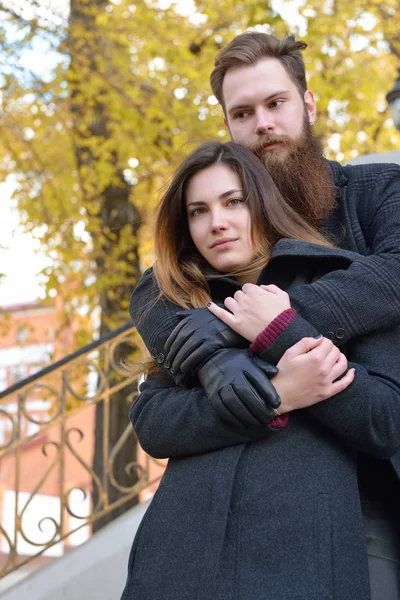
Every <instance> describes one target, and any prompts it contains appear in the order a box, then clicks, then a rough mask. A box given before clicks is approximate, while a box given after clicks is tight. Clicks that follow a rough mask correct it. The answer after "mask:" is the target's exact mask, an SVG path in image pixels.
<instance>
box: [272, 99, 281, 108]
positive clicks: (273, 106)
mask: <svg viewBox="0 0 400 600" xmlns="http://www.w3.org/2000/svg"><path fill="white" fill-rule="evenodd" d="M281 104H283V100H274V101H273V102H271V107H272V108H278V106H280V105H281Z"/></svg>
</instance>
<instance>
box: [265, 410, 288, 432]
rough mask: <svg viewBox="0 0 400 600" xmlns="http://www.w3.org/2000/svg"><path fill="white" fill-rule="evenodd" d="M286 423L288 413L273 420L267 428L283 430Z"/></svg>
mask: <svg viewBox="0 0 400 600" xmlns="http://www.w3.org/2000/svg"><path fill="white" fill-rule="evenodd" d="M288 422H289V415H288V413H284V414H283V415H279V416H276V417H275V419H274V420H273V421H271V422H270V424H269V425H268V427H271V428H272V429H283V428H284V427H285V425H287V424H288Z"/></svg>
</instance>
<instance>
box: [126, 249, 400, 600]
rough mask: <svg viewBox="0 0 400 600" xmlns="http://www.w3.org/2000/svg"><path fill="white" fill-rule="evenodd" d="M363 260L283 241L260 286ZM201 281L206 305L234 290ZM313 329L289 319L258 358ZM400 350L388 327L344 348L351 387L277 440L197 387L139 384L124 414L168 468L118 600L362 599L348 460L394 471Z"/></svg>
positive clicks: (309, 279)
mask: <svg viewBox="0 0 400 600" xmlns="http://www.w3.org/2000/svg"><path fill="white" fill-rule="evenodd" d="M361 260H362V259H361V257H360V256H359V255H358V254H355V253H352V252H349V251H346V250H341V249H330V248H324V247H321V246H316V245H313V244H307V243H304V242H297V241H293V240H282V241H281V242H279V243H278V244H277V245H276V246H275V248H274V252H273V258H272V259H271V261H270V263H269V265H268V266H267V268H266V269H265V270H264V271H263V273H262V275H261V276H260V279H259V283H260V284H261V283H276V284H277V285H280V287H283V288H285V289H287V290H288V291H289V294H290V295H291V296H292V294H293V295H295V294H296V289H298V288H299V289H301V288H305V287H307V286H309V285H311V286H312V285H313V284H315V283H318V282H319V281H322V280H323V279H324V277H326V276H327V275H329V274H330V273H331V272H332V273H333V272H335V273H338V272H341V273H342V275H344V276H346V274H348V273H349V271H350V270H353V272H355V273H357V265H359V264H360V261H361ZM209 283H210V289H211V295H212V297H213V299H214V300H215V301H219V300H223V299H224V298H225V297H226V296H227V295H231V294H232V293H234V291H235V290H236V289H237V288H238V284H237V282H235V281H233V280H231V279H229V278H226V277H221V278H220V279H213V280H210V282H209ZM338 329H339V328H338ZM336 332H337V333H339V335H342V332H341V331H339V332H338V330H336ZM316 333H318V330H317V329H316V328H315V327H314V326H312V325H311V324H310V323H309V322H308V321H306V320H305V319H303V317H300V316H297V317H296V319H295V320H294V321H293V322H292V323H291V324H290V325H289V327H288V328H287V330H285V332H284V334H283V335H282V336H280V337H279V338H278V340H277V341H276V342H274V344H273V345H272V346H271V347H270V348H269V349H268V351H267V353H266V354H265V356H264V355H263V356H264V357H265V359H266V360H269V361H270V362H276V361H277V360H279V357H280V356H281V354H282V353H283V352H284V351H285V349H286V347H288V346H290V345H292V344H293V343H295V341H298V339H300V338H301V337H304V336H308V335H315V334H316ZM399 342H400V330H399V328H397V327H392V328H391V329H390V330H386V331H379V332H376V333H371V334H368V335H367V334H366V335H364V336H363V337H360V338H358V339H355V340H352V341H348V342H347V343H346V346H345V353H346V355H347V356H348V358H349V361H350V367H351V366H356V368H357V375H356V378H355V380H354V382H353V383H352V384H351V386H349V387H348V388H347V390H345V391H344V392H342V393H341V394H339V395H337V396H335V397H334V398H331V399H329V400H326V401H324V402H321V403H320V404H318V405H315V406H314V407H312V408H310V409H304V410H301V411H295V412H292V413H291V414H290V416H289V424H288V425H287V426H286V427H285V428H284V429H283V430H279V431H278V430H273V429H271V428H269V427H268V426H265V427H261V428H256V429H248V428H245V427H243V428H240V427H239V426H238V427H237V428H236V429H234V428H233V427H232V426H230V425H228V424H226V423H224V422H223V421H222V420H220V419H219V418H218V416H217V415H215V414H214V412H213V408H212V405H211V403H210V402H209V401H208V399H207V397H206V396H205V395H204V393H203V391H202V389H201V388H193V389H183V388H178V387H176V386H175V385H174V383H173V382H172V381H168V380H162V379H155V378H149V379H148V380H147V381H146V382H145V383H144V384H143V385H142V387H141V394H140V396H139V398H138V400H137V401H136V403H135V404H134V405H133V406H132V408H131V410H130V417H131V420H132V423H133V426H134V429H135V431H136V434H137V436H138V439H139V441H140V443H141V444H142V446H143V448H144V449H145V450H146V451H147V452H148V453H149V454H151V455H153V456H156V457H170V460H169V463H168V467H167V470H166V473H165V475H164V477H163V479H162V481H161V484H160V487H159V489H158V491H157V492H156V494H155V497H154V499H153V501H152V503H151V505H150V507H149V509H148V511H147V513H146V515H145V517H144V519H143V521H142V523H141V526H140V529H139V531H138V533H137V535H136V538H135V541H134V544H133V547H132V552H131V556H130V560H129V566H128V579H127V584H126V587H125V590H124V593H123V595H122V599H121V600H156V599H157V600H158V599H160V598H162V599H163V600H195V599H196V600H211V599H212V600H267V599H268V600H306V599H307V600H324V599H326V600H327V599H332V600H349V599H353V598H354V599H357V600H370V591H369V576H368V563H367V555H366V547H365V540H364V531H363V524H362V515H361V507H360V499H359V493H358V485H357V456H358V452H360V451H362V452H364V453H367V454H371V455H373V456H376V457H379V458H382V459H385V458H386V459H388V458H389V459H391V460H394V461H395V462H396V453H398V452H399V450H400V373H399V369H398V357H397V351H398V348H399ZM353 363H354V364H353ZM393 457H394V458H393ZM395 466H396V464H395Z"/></svg>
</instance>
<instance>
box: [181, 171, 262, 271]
mask: <svg viewBox="0 0 400 600" xmlns="http://www.w3.org/2000/svg"><path fill="white" fill-rule="evenodd" d="M186 211H187V219H188V224H189V231H190V235H191V236H192V240H193V243H194V245H195V246H196V248H197V250H198V251H199V252H200V254H201V255H202V256H203V258H205V260H206V261H207V262H208V263H210V265H211V266H212V267H214V268H215V269H217V270H218V271H221V272H222V273H228V272H229V271H233V270H236V269H240V268H244V267H247V266H249V265H250V264H251V262H252V260H253V259H254V257H255V254H254V251H253V250H252V248H251V244H250V212H249V209H248V206H247V204H246V202H245V200H244V197H243V192H242V184H241V182H240V179H239V177H238V175H237V174H236V173H234V172H233V171H232V170H231V169H230V168H229V167H227V166H226V165H224V164H216V165H213V166H211V167H208V168H207V169H204V170H203V171H199V172H198V173H196V175H194V176H193V177H192V178H191V179H190V181H189V183H188V184H187V186H186Z"/></svg>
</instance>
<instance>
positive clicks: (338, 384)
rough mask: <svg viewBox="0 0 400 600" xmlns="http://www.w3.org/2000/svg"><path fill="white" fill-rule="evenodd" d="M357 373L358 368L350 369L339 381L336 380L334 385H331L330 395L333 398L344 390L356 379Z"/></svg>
mask: <svg viewBox="0 0 400 600" xmlns="http://www.w3.org/2000/svg"><path fill="white" fill-rule="evenodd" d="M355 375H356V370H355V369H350V371H348V372H347V373H346V375H345V376H344V377H342V378H341V379H339V381H335V382H334V383H332V386H331V387H330V394H329V396H328V397H329V398H331V397H332V396H335V395H336V394H340V392H343V390H345V389H346V388H347V387H348V386H349V385H350V384H351V383H352V382H353V381H354V377H355Z"/></svg>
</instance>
